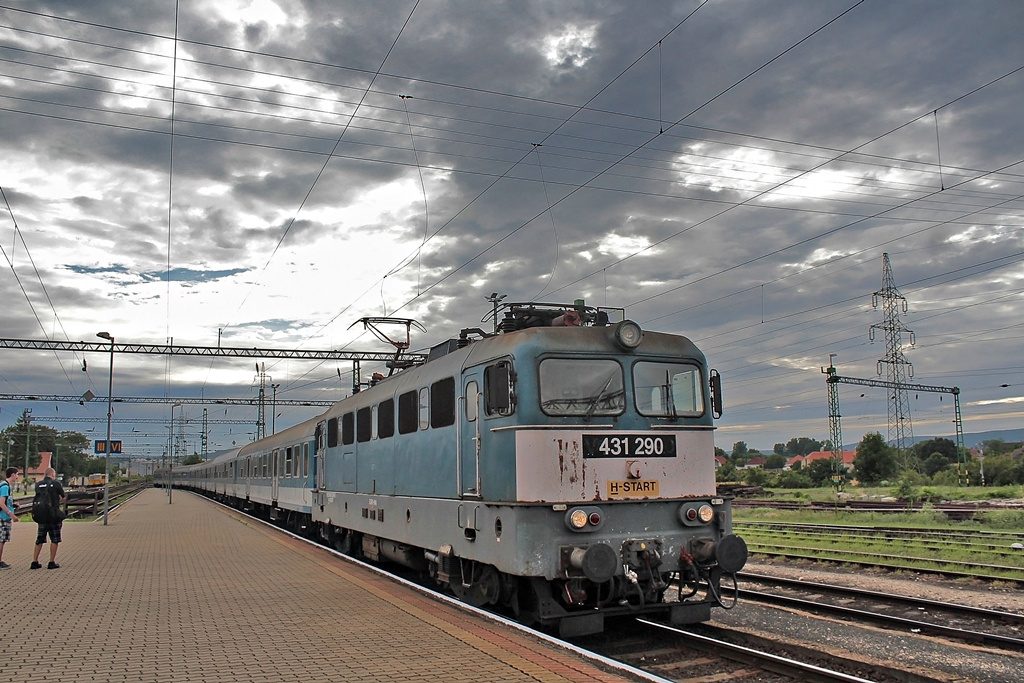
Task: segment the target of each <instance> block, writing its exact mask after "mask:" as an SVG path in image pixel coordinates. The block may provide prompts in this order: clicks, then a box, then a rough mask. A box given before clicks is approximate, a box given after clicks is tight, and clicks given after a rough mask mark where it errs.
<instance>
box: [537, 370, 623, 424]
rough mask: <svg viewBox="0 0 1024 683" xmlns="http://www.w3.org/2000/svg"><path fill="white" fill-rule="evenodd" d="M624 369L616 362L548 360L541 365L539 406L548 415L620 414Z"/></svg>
mask: <svg viewBox="0 0 1024 683" xmlns="http://www.w3.org/2000/svg"><path fill="white" fill-rule="evenodd" d="M623 386H624V385H623V379H622V366H620V365H619V364H618V363H616V362H615V361H613V360H602V359H583V358H546V359H544V360H542V361H541V363H540V407H541V410H543V411H544V412H545V413H546V414H548V415H556V416H563V415H578V416H582V417H591V416H593V415H621V414H622V412H623V411H624V410H625V408H626V401H625V390H624V388H623Z"/></svg>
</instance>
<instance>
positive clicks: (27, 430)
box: [21, 408, 32, 491]
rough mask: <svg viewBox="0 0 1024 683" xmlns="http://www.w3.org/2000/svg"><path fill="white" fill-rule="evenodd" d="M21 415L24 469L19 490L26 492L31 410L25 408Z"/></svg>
mask: <svg viewBox="0 0 1024 683" xmlns="http://www.w3.org/2000/svg"><path fill="white" fill-rule="evenodd" d="M21 414H22V417H24V418H25V469H24V470H22V473H21V476H22V481H23V482H24V483H23V484H22V485H21V490H22V491H27V490H28V445H29V442H30V441H31V440H32V409H31V408H25V410H23V411H22V413H21Z"/></svg>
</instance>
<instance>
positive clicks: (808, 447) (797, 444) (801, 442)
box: [786, 436, 821, 455]
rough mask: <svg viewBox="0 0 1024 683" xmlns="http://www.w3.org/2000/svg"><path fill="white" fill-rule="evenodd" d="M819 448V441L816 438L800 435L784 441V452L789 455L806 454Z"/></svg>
mask: <svg viewBox="0 0 1024 683" xmlns="http://www.w3.org/2000/svg"><path fill="white" fill-rule="evenodd" d="M820 450H821V442H820V441H818V440H817V439H812V438H810V437H806V436H801V437H797V438H795V439H790V440H789V441H787V442H786V452H787V453H789V454H790V455H808V454H810V453H813V452H815V451H820Z"/></svg>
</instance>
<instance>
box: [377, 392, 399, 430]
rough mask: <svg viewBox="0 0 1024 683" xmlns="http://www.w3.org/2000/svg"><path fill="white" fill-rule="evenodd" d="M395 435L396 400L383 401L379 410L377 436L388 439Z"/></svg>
mask: <svg viewBox="0 0 1024 683" xmlns="http://www.w3.org/2000/svg"><path fill="white" fill-rule="evenodd" d="M394 435H395V399H393V398H389V399H388V400H386V401H381V403H380V407H379V408H378V410H377V436H379V437H380V438H382V439H387V438H389V437H392V436H394Z"/></svg>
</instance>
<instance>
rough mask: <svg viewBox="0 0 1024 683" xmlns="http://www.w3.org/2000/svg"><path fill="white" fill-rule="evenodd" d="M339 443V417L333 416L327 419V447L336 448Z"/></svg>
mask: <svg viewBox="0 0 1024 683" xmlns="http://www.w3.org/2000/svg"><path fill="white" fill-rule="evenodd" d="M337 445H338V418H336V417H332V418H331V419H330V420H328V421H327V447H328V448H334V447H335V446H337Z"/></svg>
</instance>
